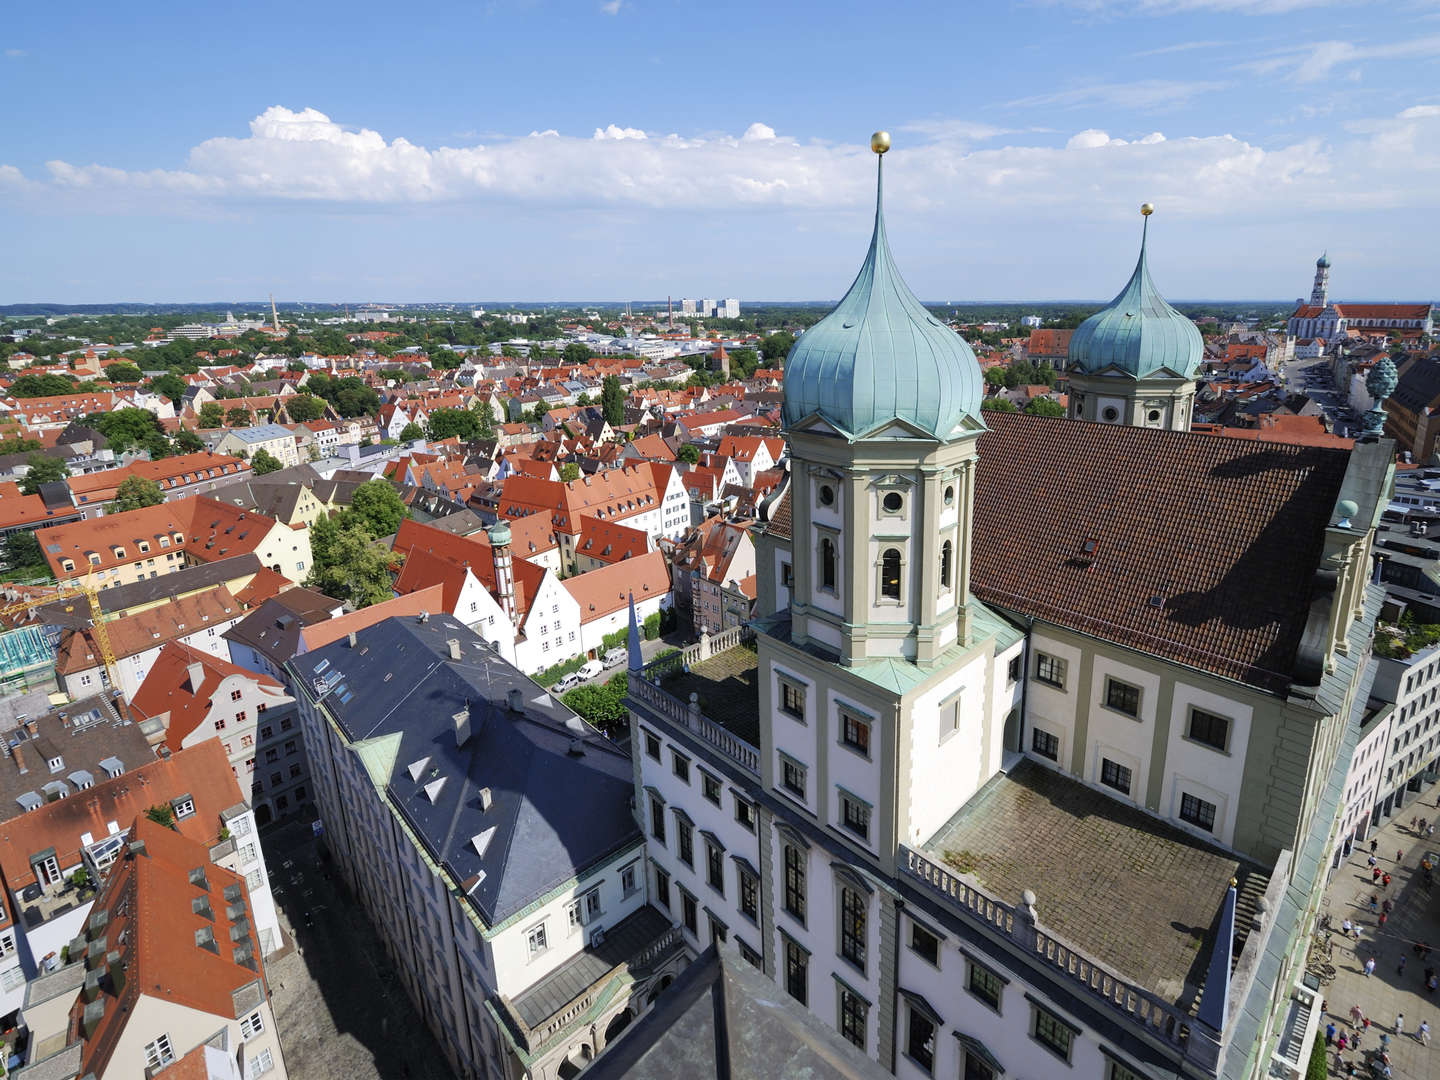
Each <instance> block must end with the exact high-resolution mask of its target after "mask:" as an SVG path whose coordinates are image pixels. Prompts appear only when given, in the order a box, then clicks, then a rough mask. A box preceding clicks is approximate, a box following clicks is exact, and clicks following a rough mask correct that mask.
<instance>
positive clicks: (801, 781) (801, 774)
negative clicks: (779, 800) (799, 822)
mask: <svg viewBox="0 0 1440 1080" xmlns="http://www.w3.org/2000/svg"><path fill="white" fill-rule="evenodd" d="M780 784H781V786H782V787H784V788H785V790H786V791H788V792H790V793H791V794H793V795H798V796H799V797H800V798H802V799H803V798H805V766H804V765H801V764H800V763H799V762H798V761H794V760H792V759H791V758H787V757H782V758H781V759H780Z"/></svg>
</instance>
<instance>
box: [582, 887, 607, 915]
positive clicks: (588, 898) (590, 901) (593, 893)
mask: <svg viewBox="0 0 1440 1080" xmlns="http://www.w3.org/2000/svg"><path fill="white" fill-rule="evenodd" d="M602 914H604V912H603V911H602V910H601V907H600V890H599V889H591V890H590V891H589V892H587V893H586V894H585V921H586V922H587V923H588V922H591V921H592V920H594V919H598V918H599V917H600V916H601V915H602Z"/></svg>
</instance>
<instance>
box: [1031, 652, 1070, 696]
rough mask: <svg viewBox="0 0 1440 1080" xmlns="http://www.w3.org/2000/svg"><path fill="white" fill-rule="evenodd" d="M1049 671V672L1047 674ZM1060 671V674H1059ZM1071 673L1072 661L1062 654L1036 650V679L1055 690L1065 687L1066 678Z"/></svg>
mask: <svg viewBox="0 0 1440 1080" xmlns="http://www.w3.org/2000/svg"><path fill="white" fill-rule="evenodd" d="M1047 671H1048V674H1047ZM1057 673H1058V674H1057ZM1069 675H1070V663H1069V661H1067V660H1066V659H1065V658H1064V657H1062V656H1056V655H1054V654H1053V653H1047V652H1041V651H1040V650H1038V649H1037V650H1036V651H1035V681H1036V682H1038V683H1042V684H1043V685H1045V686H1049V687H1051V688H1052V689H1055V690H1064V689H1065V680H1066V679H1067V678H1068V677H1069Z"/></svg>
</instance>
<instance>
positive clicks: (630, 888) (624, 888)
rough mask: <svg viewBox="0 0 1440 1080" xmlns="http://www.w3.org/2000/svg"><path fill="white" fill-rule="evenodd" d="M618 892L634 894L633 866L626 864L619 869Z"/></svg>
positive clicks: (623, 894)
mask: <svg viewBox="0 0 1440 1080" xmlns="http://www.w3.org/2000/svg"><path fill="white" fill-rule="evenodd" d="M620 894H621V895H622V896H634V895H635V867H633V866H627V867H625V869H624V870H621V871H620Z"/></svg>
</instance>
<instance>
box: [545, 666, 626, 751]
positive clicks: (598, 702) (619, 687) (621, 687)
mask: <svg viewBox="0 0 1440 1080" xmlns="http://www.w3.org/2000/svg"><path fill="white" fill-rule="evenodd" d="M625 693H626V688H625V676H624V675H615V676H613V677H612V678H611V679H610V680H609V681H608V682H606V683H605V684H604V685H602V686H577V687H576V688H575V689H574V690H570V691H567V692H566V693H565V696H564V697H562V698H561V699H560V700H561V701H563V702H564V703H565V704H566V705H567V706H568V707H569V708H570V709H571V710H572V711H573V712H574V713H575V714H576V715H577V716H579V717H580V718H581V719H582V720H584V721H585V722H586V723H587V724H589V725H590V726H591V727H594V728H598V729H599V730H600V731H602V732H604V733H605V734H606V735H608V736H610V737H611V738H612V739H615V738H619V737H620V736H622V735H624V734H625V732H626V731H628V730H629V727H630V712H629V710H628V709H626V708H625Z"/></svg>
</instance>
